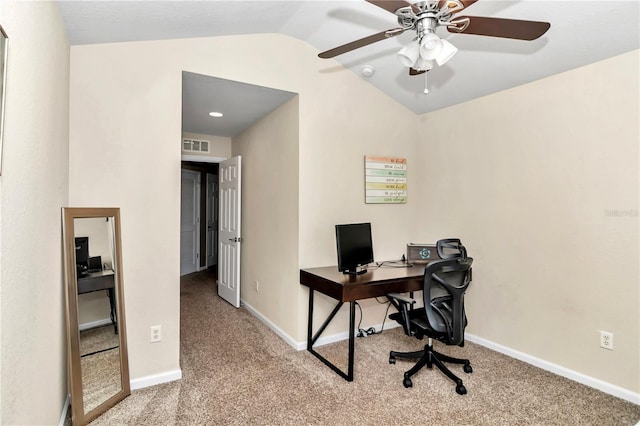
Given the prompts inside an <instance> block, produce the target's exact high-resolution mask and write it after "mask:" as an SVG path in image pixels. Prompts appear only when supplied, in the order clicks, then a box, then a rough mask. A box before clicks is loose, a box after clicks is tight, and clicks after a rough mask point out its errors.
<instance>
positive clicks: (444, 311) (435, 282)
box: [422, 257, 473, 345]
mask: <svg viewBox="0 0 640 426" xmlns="http://www.w3.org/2000/svg"><path fill="white" fill-rule="evenodd" d="M472 263H473V258H471V257H456V258H452V259H444V260H438V261H435V262H431V263H429V264H428V265H427V267H426V268H425V271H424V288H423V292H422V294H423V298H424V309H425V313H426V315H427V320H428V321H429V326H430V327H431V328H432V329H433V330H435V331H436V332H438V333H442V338H441V339H438V340H441V341H443V342H445V343H446V344H449V345H459V344H461V343H462V342H463V341H464V328H465V327H466V325H467V324H466V323H467V321H466V316H465V313H464V293H465V291H466V290H467V287H469V284H470V283H471V264H472Z"/></svg>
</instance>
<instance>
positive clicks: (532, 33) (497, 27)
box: [447, 16, 551, 40]
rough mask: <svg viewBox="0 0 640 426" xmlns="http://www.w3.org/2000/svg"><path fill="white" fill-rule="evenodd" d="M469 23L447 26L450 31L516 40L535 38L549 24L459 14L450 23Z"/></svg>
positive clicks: (545, 29) (544, 31)
mask: <svg viewBox="0 0 640 426" xmlns="http://www.w3.org/2000/svg"><path fill="white" fill-rule="evenodd" d="M467 20H468V23H469V25H468V26H466V27H465V26H464V25H460V26H458V27H448V28H447V29H448V30H449V32H450V33H461V34H476V35H484V36H490V37H502V38H514V39H518V40H535V39H537V38H538V37H540V36H542V35H543V34H544V33H546V32H547V30H548V29H549V27H551V24H549V23H548V22H538V21H521V20H518V19H503V18H487V17H482V16H461V17H459V18H455V19H453V20H452V21H451V23H456V22H464V21H467Z"/></svg>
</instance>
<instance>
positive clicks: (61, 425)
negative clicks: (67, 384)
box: [58, 394, 71, 426]
mask: <svg viewBox="0 0 640 426" xmlns="http://www.w3.org/2000/svg"><path fill="white" fill-rule="evenodd" d="M70 406H71V395H70V394H67V399H65V400H64V405H63V406H62V414H60V420H59V421H58V425H59V426H65V424H66V423H67V413H68V412H69V407H70Z"/></svg>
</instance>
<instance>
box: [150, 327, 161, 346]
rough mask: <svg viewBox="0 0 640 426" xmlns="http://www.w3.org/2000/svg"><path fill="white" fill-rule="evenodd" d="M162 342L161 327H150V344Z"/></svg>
mask: <svg viewBox="0 0 640 426" xmlns="http://www.w3.org/2000/svg"><path fill="white" fill-rule="evenodd" d="M160 340H162V327H160V326H159V325H152V326H151V340H150V342H151V343H155V342H159V341H160Z"/></svg>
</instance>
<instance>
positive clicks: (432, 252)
mask: <svg viewBox="0 0 640 426" xmlns="http://www.w3.org/2000/svg"><path fill="white" fill-rule="evenodd" d="M438 259H440V256H439V255H438V249H437V247H436V245H435V244H416V243H409V244H407V262H409V263H428V262H431V261H432V260H438Z"/></svg>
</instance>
